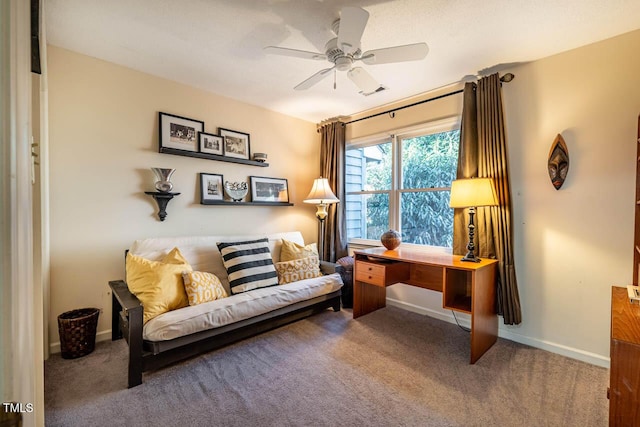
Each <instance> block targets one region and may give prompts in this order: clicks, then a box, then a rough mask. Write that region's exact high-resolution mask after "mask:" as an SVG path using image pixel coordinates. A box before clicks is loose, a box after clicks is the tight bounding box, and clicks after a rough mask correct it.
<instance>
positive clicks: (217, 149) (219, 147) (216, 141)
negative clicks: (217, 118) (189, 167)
mask: <svg viewBox="0 0 640 427" xmlns="http://www.w3.org/2000/svg"><path fill="white" fill-rule="evenodd" d="M198 141H199V146H200V152H201V153H207V154H218V155H220V156H222V154H223V153H224V147H223V146H224V139H223V138H222V137H221V136H220V135H214V134H212V133H206V132H198Z"/></svg>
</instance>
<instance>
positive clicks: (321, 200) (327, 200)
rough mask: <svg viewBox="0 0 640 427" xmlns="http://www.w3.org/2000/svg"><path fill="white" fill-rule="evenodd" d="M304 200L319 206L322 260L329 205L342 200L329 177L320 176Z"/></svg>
mask: <svg viewBox="0 0 640 427" xmlns="http://www.w3.org/2000/svg"><path fill="white" fill-rule="evenodd" d="M303 201H304V203H313V204H315V205H316V207H317V208H318V210H317V211H316V217H317V218H318V221H320V239H319V242H318V251H319V254H320V260H322V257H323V254H324V220H325V219H326V218H327V205H330V204H333V203H339V202H340V200H339V199H338V198H337V197H336V195H335V194H333V191H331V186H329V181H328V180H327V178H322V177H320V178H317V179H316V180H314V181H313V187H311V192H309V195H308V196H307V198H306V199H304V200H303Z"/></svg>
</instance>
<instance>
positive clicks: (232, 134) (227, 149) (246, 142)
mask: <svg viewBox="0 0 640 427" xmlns="http://www.w3.org/2000/svg"><path fill="white" fill-rule="evenodd" d="M218 134H220V136H221V137H222V138H224V155H225V156H226V157H234V158H236V159H246V160H249V159H251V149H250V136H249V134H248V133H244V132H238V131H235V130H231V129H225V128H218Z"/></svg>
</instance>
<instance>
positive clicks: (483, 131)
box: [454, 73, 522, 325]
mask: <svg viewBox="0 0 640 427" xmlns="http://www.w3.org/2000/svg"><path fill="white" fill-rule="evenodd" d="M470 85H472V83H467V84H466V85H465V91H464V103H463V113H462V131H461V134H460V138H461V141H460V153H459V156H458V174H457V177H458V178H472V177H481V178H485V177H486V178H493V181H494V184H495V187H496V193H497V196H498V202H499V206H494V207H486V208H478V209H477V215H476V240H475V242H476V248H477V252H478V255H479V256H480V257H484V258H495V259H497V260H498V261H499V266H498V289H497V298H498V301H497V304H498V313H499V314H500V315H502V316H503V318H504V323H505V324H506V325H514V324H519V323H521V322H522V312H521V307H520V296H519V293H518V284H517V280H516V272H515V264H514V259H513V228H512V225H511V222H512V221H511V211H512V208H511V189H510V185H509V168H508V158H507V141H506V134H505V126H504V117H503V111H502V93H501V88H500V85H501V83H500V78H499V76H498V74H497V73H496V74H493V75H491V76H488V77H483V78H482V79H480V80H479V81H478V83H477V84H476V89H475V91H474V90H473V88H472V87H471V89H469V90H467V88H468V87H469V86H470ZM472 122H475V123H476V124H477V127H476V129H475V131H474V130H473V126H472V125H470V123H472ZM469 128H471V129H469ZM474 136H475V139H476V140H475V142H474V141H473V138H474ZM474 146H475V147H474ZM474 156H475V157H476V158H475V160H474ZM474 169H475V171H474ZM462 218H463V215H461V214H459V213H456V214H454V253H455V254H464V253H465V252H466V243H467V240H468V229H467V224H468V223H466V222H463V221H468V219H467V218H464V220H463V219H462Z"/></svg>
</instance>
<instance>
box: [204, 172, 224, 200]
mask: <svg viewBox="0 0 640 427" xmlns="http://www.w3.org/2000/svg"><path fill="white" fill-rule="evenodd" d="M223 182H224V181H223V178H222V175H220V174H217V173H204V172H200V203H201V204H204V203H205V202H206V201H212V200H217V201H223V200H224V185H223Z"/></svg>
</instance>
